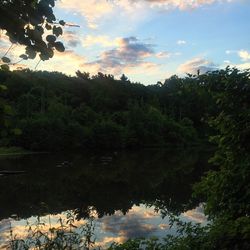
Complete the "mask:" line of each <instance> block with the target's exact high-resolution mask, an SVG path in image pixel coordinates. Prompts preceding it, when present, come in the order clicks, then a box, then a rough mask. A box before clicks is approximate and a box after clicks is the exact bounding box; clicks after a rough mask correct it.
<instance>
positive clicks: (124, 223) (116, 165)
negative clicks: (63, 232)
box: [0, 149, 211, 247]
mask: <svg viewBox="0 0 250 250" xmlns="http://www.w3.org/2000/svg"><path fill="white" fill-rule="evenodd" d="M210 157H211V152H209V151H199V150H196V149H190V150H183V149H176V150H159V149H146V150H136V151H132V150H130V151H111V152H110V151H109V152H106V151H98V152H93V151H92V152H88V151H86V152H80V153H60V154H54V153H53V154H52V153H51V154H34V155H26V156H25V155H24V156H15V157H8V158H6V157H4V158H3V157H2V158H0V171H10V172H11V171H20V172H16V174H11V175H10V174H2V175H1V176H0V204H1V206H0V244H2V245H3V244H5V243H6V241H7V238H6V237H8V234H9V229H10V228H12V230H13V232H14V233H15V234H16V235H19V236H20V235H22V236H23V235H25V230H26V231H27V226H26V225H27V223H29V224H32V223H35V222H36V221H37V218H38V217H37V216H39V219H41V220H42V221H44V222H45V224H46V223H47V222H48V220H49V221H50V223H51V224H52V225H54V226H56V225H57V224H58V221H59V218H61V219H63V220H65V221H66V219H67V213H69V212H70V213H71V214H74V223H75V225H77V226H78V225H82V224H84V223H86V221H88V220H89V219H90V218H91V219H92V220H93V225H94V226H93V227H94V229H93V231H94V237H95V242H96V245H97V246H104V247H106V246H107V245H108V244H110V243H112V242H113V241H116V242H124V241H125V240H126V239H128V238H137V237H152V236H156V237H160V238H161V237H164V236H165V235H166V234H175V228H174V227H172V228H170V227H169V218H168V216H167V213H169V212H173V213H175V214H178V215H179V216H180V218H181V219H182V220H184V221H194V222H199V223H206V217H205V216H204V214H203V211H202V206H201V205H200V204H199V203H197V204H195V203H190V197H191V192H192V184H194V183H195V182H196V181H198V180H199V179H200V177H201V176H202V174H203V173H204V172H205V171H207V170H208V169H209V165H208V163H207V161H208V159H209V158H210ZM2 173H8V172H2ZM184 210H187V211H185V212H184Z"/></svg>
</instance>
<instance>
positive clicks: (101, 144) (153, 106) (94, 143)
mask: <svg viewBox="0 0 250 250" xmlns="http://www.w3.org/2000/svg"><path fill="white" fill-rule="evenodd" d="M229 73H230V70H226V71H222V72H220V71H218V72H214V73H211V74H207V75H197V76H192V75H189V76H187V77H186V78H179V77H177V76H172V77H171V78H169V79H167V80H165V82H164V83H160V82H158V83H157V84H155V85H149V86H144V85H142V84H140V83H133V82H130V81H129V80H128V79H127V77H126V76H124V75H123V76H122V77H121V79H120V80H116V79H114V77H113V76H112V75H104V74H102V73H98V74H97V75H94V76H92V77H90V76H89V74H88V73H81V72H77V77H69V76H66V75H63V74H61V73H58V72H53V73H49V72H39V71H38V72H32V71H30V70H24V71H13V72H10V71H4V70H2V71H0V82H1V84H2V89H1V100H2V104H1V109H2V111H4V114H2V119H4V120H5V123H4V124H5V125H4V127H5V129H4V130H2V133H1V146H19V147H23V148H25V149H29V150H40V151H60V150H69V149H74V150H75V149H81V148H93V147H95V148H128V147H135V146H136V147H153V146H154V147H155V146H169V145H179V146H187V145H191V144H197V143H201V142H204V141H207V139H208V135H210V134H211V131H210V128H209V126H208V124H207V120H208V117H210V116H213V115H215V114H216V113H218V112H219V109H218V107H217V105H216V103H215V101H214V99H213V95H212V92H218V93H219V91H220V89H217V88H218V86H217V85H216V82H214V79H217V81H218V78H220V77H227V76H228V75H229ZM3 116H5V117H3ZM2 126H3V125H2ZM2 129H3V128H2Z"/></svg>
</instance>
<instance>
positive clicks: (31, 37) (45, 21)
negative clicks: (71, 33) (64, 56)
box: [0, 0, 65, 68]
mask: <svg viewBox="0 0 250 250" xmlns="http://www.w3.org/2000/svg"><path fill="white" fill-rule="evenodd" d="M54 6H55V0H32V1H29V0H22V1H16V0H15V1H12V0H3V1H1V2H0V16H1V20H0V29H2V30H5V31H6V34H7V36H8V37H9V40H10V42H11V43H12V45H13V44H16V43H18V44H21V45H24V46H25V47H26V54H25V55H20V58H22V59H23V60H27V59H34V58H35V57H36V55H37V54H39V57H40V59H41V60H48V59H50V58H52V57H53V55H54V52H53V50H54V49H56V50H58V51H60V52H63V51H64V50H65V49H64V46H63V44H62V43H61V42H58V41H56V40H57V38H58V37H59V36H60V35H62V33H63V31H62V26H64V25H65V22H64V21H59V23H57V22H56V17H55V15H54V14H53V7H54ZM10 10H11V11H10ZM48 32H51V33H52V34H51V35H48V36H47V37H46V39H44V38H43V35H44V33H48ZM10 49H11V47H10V48H9V50H10ZM9 50H8V51H9ZM8 51H7V52H6V53H5V55H4V56H3V57H2V58H1V59H2V62H3V63H4V64H9V63H10V62H11V60H10V59H9V58H8V57H7V56H6V55H7V53H8ZM2 66H3V65H1V67H2ZM2 68H3V67H2Z"/></svg>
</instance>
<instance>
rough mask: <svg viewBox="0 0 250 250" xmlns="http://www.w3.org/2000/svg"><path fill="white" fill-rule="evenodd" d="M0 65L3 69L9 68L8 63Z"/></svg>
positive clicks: (7, 69)
mask: <svg viewBox="0 0 250 250" xmlns="http://www.w3.org/2000/svg"><path fill="white" fill-rule="evenodd" d="M0 67H1V69H2V70H4V71H9V70H10V67H9V65H7V64H2V65H1V66H0Z"/></svg>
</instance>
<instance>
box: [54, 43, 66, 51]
mask: <svg viewBox="0 0 250 250" xmlns="http://www.w3.org/2000/svg"><path fill="white" fill-rule="evenodd" d="M55 48H56V50H57V51H59V52H64V51H65V47H64V45H63V43H62V42H56V43H55Z"/></svg>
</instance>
